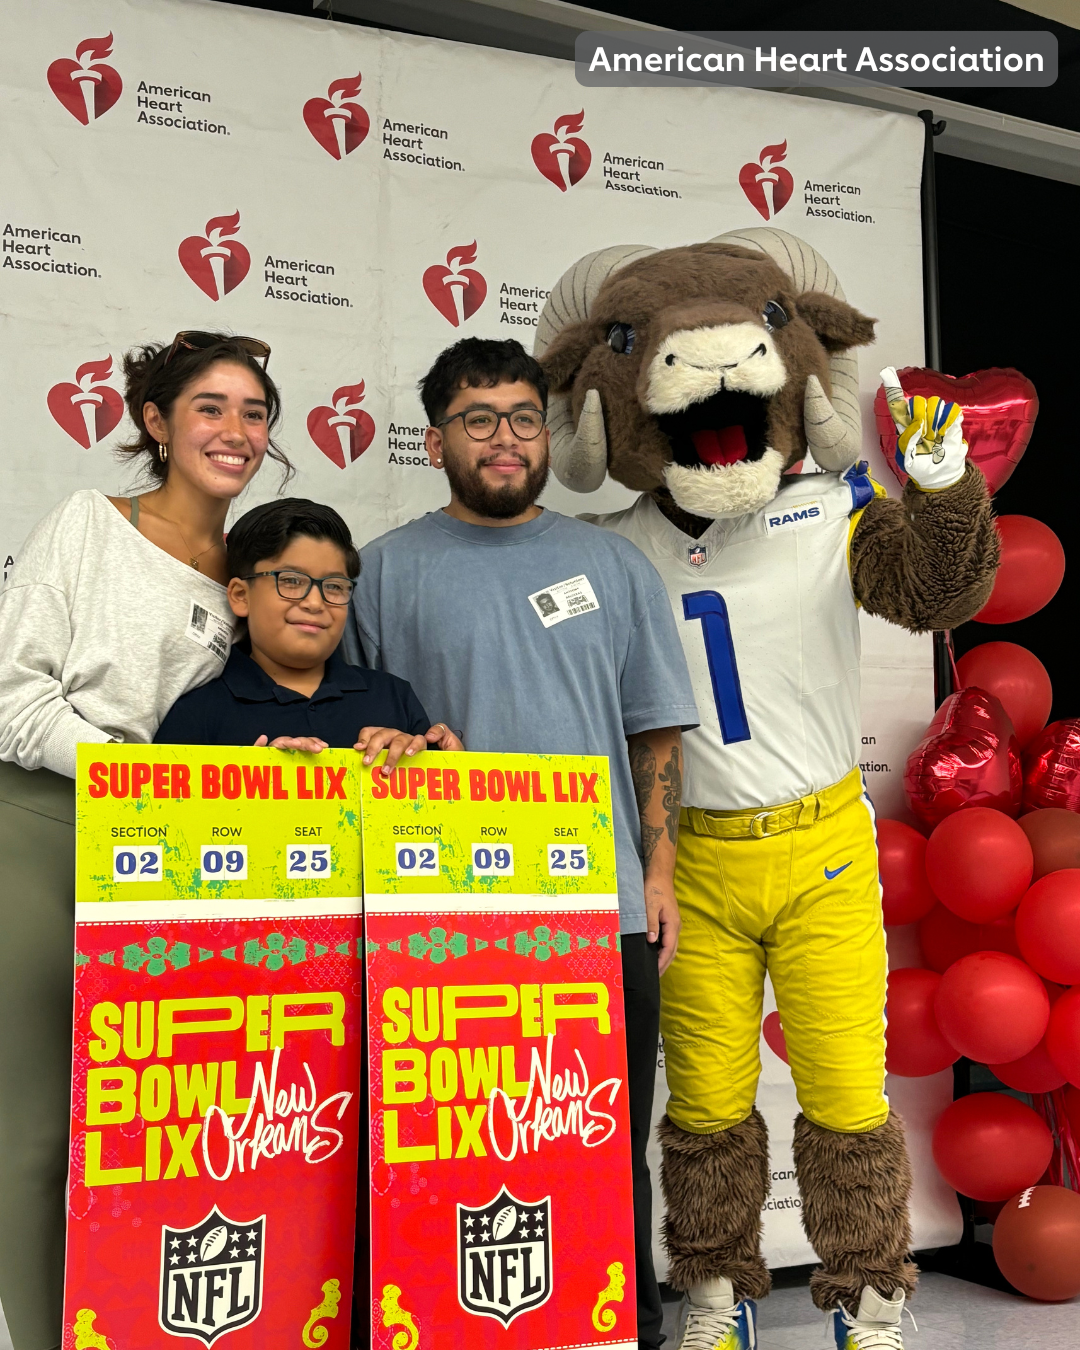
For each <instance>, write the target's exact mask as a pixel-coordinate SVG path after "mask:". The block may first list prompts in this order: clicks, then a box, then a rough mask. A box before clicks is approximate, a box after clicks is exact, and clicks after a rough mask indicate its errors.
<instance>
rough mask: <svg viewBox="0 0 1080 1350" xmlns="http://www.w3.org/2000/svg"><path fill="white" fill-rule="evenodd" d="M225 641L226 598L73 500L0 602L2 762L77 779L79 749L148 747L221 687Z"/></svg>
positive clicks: (125, 527)
mask: <svg viewBox="0 0 1080 1350" xmlns="http://www.w3.org/2000/svg"><path fill="white" fill-rule="evenodd" d="M233 629H234V620H233V617H232V612H231V610H230V609H229V604H228V601H227V599H226V595H225V588H224V587H223V586H221V585H219V584H218V583H217V582H216V581H213V580H211V578H210V577H207V576H204V575H203V574H202V573H201V572H197V571H195V569H194V568H193V567H188V566H187V565H186V564H184V563H182V562H178V561H177V559H175V558H171V557H170V556H169V555H168V554H167V553H164V552H162V550H161V549H159V548H158V547H156V545H154V544H152V543H151V542H150V541H149V539H146V538H145V537H144V536H143V535H141V534H140V533H139V532H138V530H136V529H134V528H133V527H132V525H131V524H130V523H129V522H128V521H127V520H125V519H124V517H123V516H122V515H121V514H120V512H119V511H117V509H116V507H115V506H113V505H112V503H111V502H110V501H109V499H108V498H107V497H105V496H104V495H103V494H102V493H100V492H97V491H94V490H83V491H80V492H74V493H72V495H71V496H70V497H68V498H66V500H64V501H62V502H61V503H60V505H59V506H57V507H55V508H54V509H53V510H52V511H50V512H49V514H48V515H47V516H46V517H45V518H44V520H41V521H39V522H38V524H37V525H36V526H35V527H34V529H33V530H32V531H31V533H30V535H29V537H28V538H27V540H26V543H25V544H24V545H23V548H22V551H21V552H20V554H19V556H18V558H17V560H16V562H15V565H14V567H13V568H12V570H11V573H10V575H9V577H8V582H7V585H6V586H5V587H4V589H3V591H2V592H0V759H2V760H14V761H15V763H17V764H21V765H22V767H23V768H24V769H38V768H46V769H52V770H53V771H54V772H56V773H61V774H65V775H67V777H69V778H74V776H75V747H76V745H78V743H79V742H80V741H96V742H98V743H104V742H106V741H134V742H148V741H151V740H153V737H154V732H155V731H156V730H157V728H158V724H159V723H160V722H161V720H162V718H163V717H164V716H165V714H166V713H167V712H168V711H169V709H170V708H171V707H172V705H173V703H174V702H175V701H176V700H177V699H178V698H179V697H180V695H181V694H185V693H187V691H188V690H189V689H194V688H196V687H197V686H198V685H201V684H206V683H207V681H208V680H212V679H214V678H215V676H217V675H220V673H221V671H222V668H223V666H224V663H225V660H226V658H227V657H228V654H229V646H230V644H231V641H232V634H233Z"/></svg>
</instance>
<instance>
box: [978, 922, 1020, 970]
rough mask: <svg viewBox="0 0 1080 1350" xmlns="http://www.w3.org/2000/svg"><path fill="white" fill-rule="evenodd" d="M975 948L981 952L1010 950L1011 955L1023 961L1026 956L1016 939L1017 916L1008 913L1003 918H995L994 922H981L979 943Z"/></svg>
mask: <svg viewBox="0 0 1080 1350" xmlns="http://www.w3.org/2000/svg"><path fill="white" fill-rule="evenodd" d="M975 950H976V951H979V952H1008V954H1009V955H1010V956H1015V957H1016V959H1017V960H1018V961H1022V960H1023V959H1024V958H1023V956H1022V955H1021V952H1020V946H1019V944H1018V942H1017V941H1016V919H1015V916H1014V915H1012V914H1006V915H1005V917H1004V918H1003V919H995V920H994V922H993V923H981V924H979V945H978V946H977V947H976V948H975Z"/></svg>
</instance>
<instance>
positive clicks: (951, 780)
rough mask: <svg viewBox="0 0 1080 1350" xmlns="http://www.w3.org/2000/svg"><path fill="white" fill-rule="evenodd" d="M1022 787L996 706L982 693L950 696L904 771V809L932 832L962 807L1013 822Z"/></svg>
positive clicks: (1006, 725)
mask: <svg viewBox="0 0 1080 1350" xmlns="http://www.w3.org/2000/svg"><path fill="white" fill-rule="evenodd" d="M1022 787H1023V779H1022V775H1021V770H1020V742H1019V741H1018V740H1017V739H1016V733H1015V732H1014V730H1013V724H1012V722H1011V721H1010V720H1009V716H1008V714H1007V713H1006V711H1005V709H1004V708H1003V707H1002V706H1001V703H1000V701H999V700H998V699H996V698H995V697H994V696H993V694H988V693H986V691H985V690H983V689H974V688H972V689H960V690H957V692H956V693H955V694H950V695H949V697H948V698H947V699H946V700H945V701H944V703H942V705H941V707H940V708H938V710H937V712H936V713H935V714H934V720H933V721H932V722H931V723H930V725H929V727H927V729H926V735H925V736H924V737H923V738H922V740H921V741H920V742H919V744H918V745H917V746H916V747H915V749H914V750H913V751H912V752H911V754H910V755H909V756H908V760H907V764H906V765H905V766H904V791H905V792H906V794H907V799H908V805H909V806H910V807H911V810H912V814H913V815H914V816H915V819H916V820H918V821H919V822H920V824H922V825H925V826H926V827H927V828H928V829H931V830H932V829H933V828H934V826H935V825H938V824H940V822H941V821H943V820H944V819H945V817H946V816H949V815H952V813H953V812H954V811H959V810H960V808H961V807H974V806H984V807H991V808H993V809H994V810H996V811H1004V812H1005V813H1006V814H1007V815H1010V816H1015V815H1017V814H1018V812H1019V810H1020V795H1021V791H1022Z"/></svg>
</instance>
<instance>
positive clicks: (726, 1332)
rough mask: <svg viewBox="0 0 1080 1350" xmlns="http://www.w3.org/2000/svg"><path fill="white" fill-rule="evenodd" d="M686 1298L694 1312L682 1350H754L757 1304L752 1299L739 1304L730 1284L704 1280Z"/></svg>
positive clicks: (720, 1277)
mask: <svg viewBox="0 0 1080 1350" xmlns="http://www.w3.org/2000/svg"><path fill="white" fill-rule="evenodd" d="M686 1297H687V1300H688V1302H689V1309H690V1310H689V1312H688V1313H687V1317H686V1325H685V1326H684V1327H683V1334H682V1339H681V1340H680V1341H679V1350H754V1347H755V1346H756V1345H757V1304H756V1303H755V1302H754V1300H753V1299H752V1298H744V1299H742V1300H740V1301H739V1302H736V1301H735V1292H734V1290H733V1289H732V1286H731V1281H730V1280H728V1279H725V1278H724V1277H723V1276H718V1277H717V1278H715V1279H712V1280H703V1281H702V1282H701V1284H695V1285H694V1287H693V1288H692V1289H691V1290H690V1291H689V1292H688V1294H687V1296H686Z"/></svg>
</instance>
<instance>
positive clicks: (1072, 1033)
mask: <svg viewBox="0 0 1080 1350" xmlns="http://www.w3.org/2000/svg"><path fill="white" fill-rule="evenodd" d="M1046 1049H1047V1051H1048V1052H1049V1054H1050V1058H1051V1059H1052V1060H1053V1061H1054V1063H1055V1064H1056V1065H1057V1067H1058V1068H1059V1069H1060V1070H1061V1072H1062V1073H1063V1074H1064V1075H1065V1077H1066V1079H1067V1080H1068V1081H1069V1082H1070V1083H1072V1084H1073V1086H1074V1087H1080V985H1074V986H1073V988H1072V989H1069V990H1067V991H1066V992H1065V993H1064V994H1062V996H1061V997H1060V998H1059V999H1058V1000H1057V1002H1056V1003H1055V1004H1054V1006H1053V1008H1051V1010H1050V1024H1049V1026H1048V1027H1047V1028H1046Z"/></svg>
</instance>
